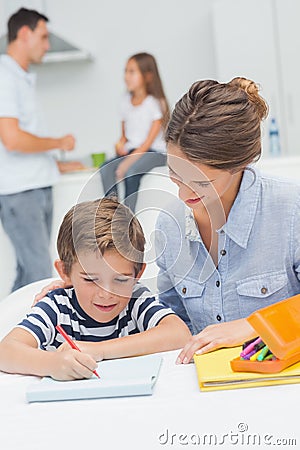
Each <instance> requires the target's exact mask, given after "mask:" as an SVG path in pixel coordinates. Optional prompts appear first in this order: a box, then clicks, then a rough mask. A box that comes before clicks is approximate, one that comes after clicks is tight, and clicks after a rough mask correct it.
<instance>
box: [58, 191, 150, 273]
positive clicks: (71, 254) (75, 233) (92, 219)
mask: <svg viewBox="0 0 300 450" xmlns="http://www.w3.org/2000/svg"><path fill="white" fill-rule="evenodd" d="M144 247H145V237H144V233H143V229H142V227H141V224H140V223H139V221H138V220H137V218H136V217H135V216H134V215H133V213H132V212H131V210H130V209H129V208H127V206H124V205H122V204H121V203H119V202H118V201H117V200H115V199H113V198H102V199H100V200H94V201H89V202H82V203H78V204H77V205H75V206H73V207H72V208H71V209H70V211H69V212H67V214H66V215H65V217H64V219H63V222H62V224H61V226H60V229H59V233H58V238H57V251H58V255H59V258H60V260H61V261H63V263H64V270H65V273H66V274H67V275H70V273H71V269H72V266H73V264H74V263H75V262H76V261H79V257H78V254H79V253H80V252H97V251H98V252H100V254H101V255H103V254H104V253H105V252H106V251H107V250H116V251H117V252H118V253H119V254H120V255H121V256H122V257H123V258H125V259H127V260H128V261H131V262H132V263H133V264H134V269H135V275H137V274H138V273H139V271H140V270H141V268H142V265H143V260H144Z"/></svg>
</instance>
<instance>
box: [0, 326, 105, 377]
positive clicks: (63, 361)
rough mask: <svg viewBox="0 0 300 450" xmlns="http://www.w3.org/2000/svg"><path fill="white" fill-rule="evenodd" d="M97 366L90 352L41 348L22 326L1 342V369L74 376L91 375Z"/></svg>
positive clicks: (26, 373)
mask: <svg viewBox="0 0 300 450" xmlns="http://www.w3.org/2000/svg"><path fill="white" fill-rule="evenodd" d="M96 367H97V364H96V361H95V360H94V359H93V358H92V357H91V356H90V355H87V354H85V353H81V352H79V351H77V350H73V349H68V351H66V352H48V351H45V350H40V349H39V348H38V343H37V341H36V339H35V338H34V336H33V335H32V334H31V333H29V331H26V330H24V329H22V328H14V329H13V330H12V331H11V332H10V333H9V334H8V335H7V336H6V337H5V338H4V339H3V340H2V341H1V342H0V370H2V371H4V372H8V373H19V374H23V375H37V376H51V377H52V378H55V379H56V380H73V379H79V378H90V377H91V376H92V374H93V370H95V369H96Z"/></svg>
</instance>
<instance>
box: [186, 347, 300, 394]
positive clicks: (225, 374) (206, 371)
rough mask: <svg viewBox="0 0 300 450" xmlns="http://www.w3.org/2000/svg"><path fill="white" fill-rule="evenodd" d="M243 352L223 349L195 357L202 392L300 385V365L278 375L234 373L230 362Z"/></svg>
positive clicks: (238, 348) (237, 348)
mask: <svg viewBox="0 0 300 450" xmlns="http://www.w3.org/2000/svg"><path fill="white" fill-rule="evenodd" d="M241 350H242V347H234V348H223V349H221V350H215V351H214V352H211V353H205V354H204V355H194V361H195V366H196V370H197V376H198V383H199V387H200V389H201V391H215V390H218V389H236V388H245V387H255V386H270V385H274V384H291V383H300V363H297V364H294V365H292V366H290V367H287V368H286V369H284V370H282V371H281V372H277V373H269V374H266V373H254V372H234V371H233V370H232V369H231V367H230V361H231V360H232V359H233V358H237V357H238V356H239V354H240V352H241Z"/></svg>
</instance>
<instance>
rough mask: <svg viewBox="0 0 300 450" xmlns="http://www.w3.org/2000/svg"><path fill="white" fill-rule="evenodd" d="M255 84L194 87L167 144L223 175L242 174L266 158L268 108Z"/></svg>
mask: <svg viewBox="0 0 300 450" xmlns="http://www.w3.org/2000/svg"><path fill="white" fill-rule="evenodd" d="M258 91H259V88H258V85H257V84H256V83H254V82H253V81H251V80H247V79H246V78H241V77H238V78H234V79H233V80H231V81H230V82H229V83H218V82H217V81H214V80H203V81H197V82H196V83H194V84H193V85H192V86H191V88H190V89H189V91H188V92H187V93H186V94H185V95H184V96H183V97H182V98H181V99H180V100H179V101H178V102H177V104H176V105H175V108H174V111H173V113H172V115H171V119H170V122H169V124H168V127H167V130H166V142H167V143H173V144H175V145H177V146H179V147H180V149H181V150H182V152H183V153H184V154H185V155H186V156H187V158H188V159H190V160H191V161H197V162H200V163H202V164H206V165H208V166H210V167H214V168H216V169H223V170H232V171H235V170H236V169H240V168H243V167H245V166H246V165H248V164H249V163H251V162H253V161H257V160H258V159H259V158H260V155H261V128H260V125H261V121H262V120H263V119H264V118H265V117H266V116H267V113H268V106H267V104H266V102H265V101H264V99H263V98H262V97H261V96H260V95H259V93H258Z"/></svg>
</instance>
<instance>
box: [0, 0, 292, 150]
mask: <svg viewBox="0 0 300 450" xmlns="http://www.w3.org/2000/svg"><path fill="white" fill-rule="evenodd" d="M21 6H26V7H29V8H35V9H37V10H39V11H41V12H44V13H45V14H46V15H47V16H48V17H49V19H50V23H49V28H50V29H51V31H53V32H55V33H56V34H57V35H58V36H60V37H62V38H63V39H65V40H66V41H67V42H69V43H72V44H74V45H75V46H76V47H78V48H79V49H82V50H85V51H87V52H88V53H89V54H90V55H91V60H89V59H84V60H81V61H76V60H75V61H74V60H69V61H67V62H51V63H44V64H42V65H40V66H37V67H34V68H33V69H34V70H36V71H37V72H38V94H39V100H40V102H41V104H42V108H43V110H44V114H45V119H46V122H47V126H48V130H49V133H50V134H52V135H56V134H58V135H59V134H61V133H65V132H73V133H74V134H75V135H76V138H77V147H76V152H75V153H74V155H75V156H76V157H77V156H78V157H83V156H85V155H88V154H90V153H92V152H98V151H105V152H106V153H107V154H108V155H109V156H111V155H112V154H113V144H114V142H115V141H116V139H117V138H118V137H119V133H120V122H119V117H118V107H119V104H120V98H121V96H122V94H123V92H124V82H123V72H124V66H125V63H126V60H127V58H128V57H129V56H130V55H131V54H134V53H137V52H140V51H147V52H150V53H153V55H154V56H155V57H156V59H157V61H158V64H159V69H160V72H161V76H162V79H163V82H164V86H165V90H166V94H167V97H168V99H169V102H170V105H171V107H172V106H173V105H174V103H175V102H176V100H177V99H178V98H179V97H180V96H181V95H182V94H183V93H184V92H185V91H186V90H187V89H188V87H189V86H190V85H191V83H192V82H193V81H195V80H197V79H202V78H216V79H218V80H220V81H228V80H229V79H230V78H231V77H233V76H236V75H244V76H247V77H252V78H253V79H254V80H255V81H257V82H259V83H260V84H261V86H262V93H263V94H264V96H265V97H266V99H267V100H268V102H269V103H270V105H271V113H270V117H271V116H275V117H276V119H277V122H278V124H279V129H280V135H281V144H282V145H281V146H282V152H283V154H291V155H294V154H296V153H297V152H300V144H299V139H298V128H297V124H299V123H300V118H299V116H300V87H299V86H300V85H299V81H298V80H299V76H300V58H299V57H297V55H299V54H300V34H299V31H298V18H299V17H300V2H299V1H298V0H264V1H263V2H262V1H261V0H188V1H186V2H183V1H182V0H163V1H162V0H151V1H144V0H126V1H121V0H110V1H103V0H85V1H81V0H47V1H46V0H30V1H26V0H23V1H20V0H0V33H1V34H3V33H4V32H5V27H6V21H7V17H8V16H9V15H10V14H11V13H12V12H14V11H15V10H17V9H18V8H19V7H21ZM268 126H269V122H267V123H266V126H265V127H266V130H265V131H264V135H265V138H264V144H265V145H264V147H265V148H264V152H265V154H266V155H267V154H268V145H267V144H268V142H267V134H268V133H267V129H268Z"/></svg>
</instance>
